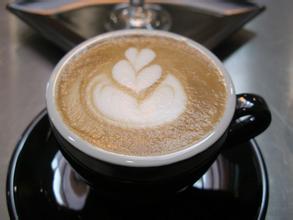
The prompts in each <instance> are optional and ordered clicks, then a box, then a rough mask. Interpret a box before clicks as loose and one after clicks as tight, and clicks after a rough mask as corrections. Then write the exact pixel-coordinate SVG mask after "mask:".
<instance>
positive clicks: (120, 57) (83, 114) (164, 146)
mask: <svg viewBox="0 0 293 220" xmlns="http://www.w3.org/2000/svg"><path fill="white" fill-rule="evenodd" d="M61 71H62V72H61V74H60V75H59V77H58V80H57V86H56V91H55V99H56V100H55V101H56V105H57V108H58V111H59V113H60V115H61V116H62V119H63V121H64V123H65V124H66V125H67V127H69V128H70V129H71V130H72V131H73V132H74V133H75V134H77V135H78V136H79V137H81V138H82V139H84V140H86V141H87V142H89V143H91V144H92V145H94V146H95V147H98V148H101V149H104V150H106V151H111V152H115V153H119V154H126V155H134V156H153V155H162V154H168V153H172V152H175V151H179V150H182V149H184V148H187V147H189V146H191V145H193V144H194V143H196V142H198V141H200V140H202V139H203V138H204V137H206V136H207V135H209V134H210V133H211V132H212V131H213V129H214V127H215V125H216V124H217V123H218V122H219V121H220V119H221V118H222V116H223V114H224V111H225V105H226V101H227V100H226V99H227V89H226V85H225V80H224V76H223V75H222V73H221V71H220V70H219V69H218V68H217V66H216V64H214V63H213V61H211V60H210V59H209V58H208V57H206V55H204V54H202V53H201V52H200V51H199V50H197V49H196V48H193V47H191V46H189V45H188V44H187V43H185V42H182V41H178V40H175V39H171V38H167V37H158V36H143V35H132V36H127V37H118V38H117V37H116V38H113V39H107V40H104V41H102V42H98V43H96V44H93V45H91V46H90V47H89V48H87V49H86V50H85V51H83V52H82V53H80V54H79V55H77V56H75V57H74V58H73V59H72V60H71V61H70V62H69V63H68V64H67V65H66V66H65V67H64V68H63V69H62V70H61Z"/></svg>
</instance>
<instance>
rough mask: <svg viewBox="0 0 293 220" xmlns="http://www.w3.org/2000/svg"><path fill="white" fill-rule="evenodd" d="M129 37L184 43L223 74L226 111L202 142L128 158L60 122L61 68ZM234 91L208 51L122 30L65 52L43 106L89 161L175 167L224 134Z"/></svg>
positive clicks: (144, 32) (175, 36) (171, 35)
mask: <svg viewBox="0 0 293 220" xmlns="http://www.w3.org/2000/svg"><path fill="white" fill-rule="evenodd" d="M130 35H144V36H149V35H151V36H159V37H160V36H161V37H167V38H172V39H175V40H178V41H181V42H185V43H186V44H188V45H189V46H191V47H193V48H196V49H197V50H198V51H200V52H201V53H202V54H203V55H205V56H207V57H208V58H209V59H210V60H211V61H212V62H214V64H215V65H216V66H217V67H218V69H219V70H220V72H221V73H222V74H223V76H224V79H225V83H226V90H227V100H226V107H225V112H224V115H223V117H222V118H221V119H220V121H219V122H218V123H217V124H216V126H215V128H214V130H213V131H212V132H211V133H210V134H209V135H207V136H206V137H205V138H203V139H202V140H200V141H199V142H196V143H195V144H193V145H191V146H189V147H187V148H184V149H182V150H179V151H176V152H173V153H169V154H164V155H156V156H131V155H124V154H118V153H114V152H110V151H106V150H104V149H102V148H98V147H96V146H94V145H92V144H90V143H89V142H87V141H85V140H83V139H82V138H80V137H79V136H78V135H77V134H75V133H74V132H73V131H72V130H71V129H70V128H69V127H68V126H67V125H66V124H65V123H64V122H63V119H62V116H61V114H60V113H59V112H58V110H57V108H56V103H55V101H56V100H55V88H56V82H57V79H58V76H59V75H60V73H61V70H62V69H63V68H64V66H65V65H66V64H67V63H68V62H69V61H70V60H71V59H72V58H73V57H74V56H76V55H77V54H80V53H81V52H82V51H84V50H85V49H87V48H88V47H89V46H90V45H92V44H95V43H97V42H101V41H104V40H106V39H108V38H119V37H121V36H130ZM235 102H236V97H235V89H234V85H233V83H232V80H231V78H230V76H229V74H228V72H227V71H226V69H225V68H224V66H223V64H222V63H221V61H220V60H219V59H218V58H217V57H216V56H215V55H214V54H212V53H211V52H210V51H209V50H208V49H206V48H205V47H203V46H202V45H200V44H199V43H196V42H194V41H192V40H190V39H188V38H186V37H182V36H180V35H178V34H174V33H170V32H165V31H154V30H151V31H150V30H122V31H114V32H109V33H105V34H102V35H98V36H96V37H93V38H90V39H88V40H86V41H85V42H83V43H81V44H79V45H78V46H76V47H75V48H74V49H72V50H71V51H70V52H68V53H67V54H66V55H65V56H64V57H63V58H62V59H61V60H60V61H59V63H58V64H57V66H56V67H55V69H54V70H53V73H52V75H51V77H50V79H49V81H48V84H47V89H46V104H47V110H48V115H49V118H50V120H51V122H52V123H53V125H54V127H55V128H56V129H57V131H58V132H59V133H60V134H61V135H62V137H63V138H65V139H66V140H67V141H68V142H69V143H70V144H71V145H72V146H74V147H75V148H77V149H78V150H80V151H81V152H83V153H85V154H87V155H88V156H90V157H93V158H96V159H98V160H102V161H105V162H109V163H112V164H116V165H121V166H128V167H154V166H163V165H168V164H172V163H176V162H179V161H182V160H185V159H187V158H190V157H192V156H194V155H196V154H198V153H200V152H203V151H204V150H206V149H208V148H209V147H210V146H212V145H213V144H214V143H215V142H216V141H217V140H219V139H220V138H221V136H222V135H223V134H224V132H225V131H226V130H227V128H228V126H229V124H230V122H231V120H232V117H233V115H234V111H235Z"/></svg>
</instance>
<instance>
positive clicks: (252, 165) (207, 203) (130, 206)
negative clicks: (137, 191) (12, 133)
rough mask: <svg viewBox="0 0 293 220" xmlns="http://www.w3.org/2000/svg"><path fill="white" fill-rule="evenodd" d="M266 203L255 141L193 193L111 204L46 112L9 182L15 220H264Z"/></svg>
mask: <svg viewBox="0 0 293 220" xmlns="http://www.w3.org/2000/svg"><path fill="white" fill-rule="evenodd" d="M267 200H268V181H267V173H266V170H265V164H264V161H263V159H262V156H261V153H260V150H259V148H258V146H257V144H256V142H255V141H253V140H252V141H250V142H247V143H244V144H242V145H239V146H235V147H232V148H227V149H226V150H225V151H224V152H223V153H222V154H221V155H220V156H219V157H218V159H217V160H216V162H215V163H214V164H213V166H212V167H211V168H210V169H209V170H208V172H207V173H206V174H205V175H204V176H203V177H202V178H201V179H200V180H199V181H197V182H196V183H195V184H194V185H193V187H191V188H188V189H185V190H184V191H182V192H180V193H178V194H176V195H174V196H173V197H170V198H169V197H168V199H164V198H162V199H156V200H154V201H151V202H145V203H142V202H137V201H131V200H128V199H127V198H119V199H113V198H108V197H107V196H105V195H104V194H102V193H99V192H97V191H96V190H93V189H91V188H90V187H89V186H88V185H86V184H85V183H84V182H83V181H82V180H81V179H80V178H79V176H78V175H77V174H76V173H75V171H74V170H72V168H71V167H70V165H69V164H68V163H67V161H66V160H65V159H64V157H63V156H62V154H61V152H60V151H59V150H58V144H57V142H56V140H55V138H54V136H53V135H52V132H51V129H50V125H49V121H48V117H47V113H46V111H42V112H41V113H40V114H39V115H38V116H37V117H36V119H35V120H34V121H33V122H32V123H31V124H30V125H29V127H28V128H27V130H26V131H25V133H24V134H23V136H22V137H21V140H20V141H19V143H18V145H17V147H16V149H15V152H14V154H13V157H12V159H11V162H10V166H9V171H8V177H7V204H8V208H9V213H10V216H11V218H12V219H246V220H247V219H264V216H265V213H266V208H267Z"/></svg>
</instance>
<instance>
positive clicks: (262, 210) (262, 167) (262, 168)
mask: <svg viewBox="0 0 293 220" xmlns="http://www.w3.org/2000/svg"><path fill="white" fill-rule="evenodd" d="M46 115H48V114H47V110H46V109H43V110H42V111H41V112H40V113H38V114H37V116H35V117H34V118H33V120H32V121H31V122H30V123H29V125H28V126H27V127H26V129H25V130H24V132H23V133H22V135H21V136H20V139H19V141H18V142H17V144H16V147H15V149H14V151H13V153H12V156H11V158H10V162H9V166H8V170H7V176H6V204H7V208H8V212H9V216H10V218H11V219H19V217H18V214H17V208H16V203H15V197H14V177H15V171H16V165H17V161H18V157H19V155H20V153H21V152H22V150H23V148H24V147H25V144H26V141H27V139H28V137H29V136H30V134H31V132H32V130H33V129H35V127H36V125H37V124H38V123H39V122H40V121H41V120H42V119H43V118H44V117H45V116H46ZM249 142H250V144H251V145H252V150H253V153H254V154H255V158H256V161H257V164H258V166H259V173H260V180H261V181H260V182H261V188H262V195H261V204H260V206H259V209H258V213H257V218H256V219H257V220H263V219H265V215H266V213H267V208H268V198H269V181H268V171H267V168H266V164H265V161H264V157H263V155H262V152H261V149H260V148H259V146H258V144H257V142H256V140H255V139H251V140H250V141H249Z"/></svg>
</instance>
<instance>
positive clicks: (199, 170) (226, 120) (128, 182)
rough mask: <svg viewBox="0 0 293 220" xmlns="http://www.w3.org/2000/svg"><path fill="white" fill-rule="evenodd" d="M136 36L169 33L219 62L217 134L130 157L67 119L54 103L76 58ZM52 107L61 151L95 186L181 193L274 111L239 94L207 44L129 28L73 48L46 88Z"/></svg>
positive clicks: (257, 131) (261, 101) (260, 100)
mask: <svg viewBox="0 0 293 220" xmlns="http://www.w3.org/2000/svg"><path fill="white" fill-rule="evenodd" d="M133 35H141V36H155V37H158V38H160V37H165V38H171V39H175V40H179V41H182V42H185V43H186V44H188V45H189V46H190V47H194V48H196V49H197V50H199V51H201V52H202V54H203V55H205V56H206V57H207V58H208V59H210V60H211V61H212V62H213V63H215V64H216V65H217V67H218V68H219V70H220V71H221V72H222V74H223V76H224V80H225V83H226V85H227V93H228V97H227V103H226V107H225V112H224V114H223V117H222V118H221V119H220V121H219V123H218V124H217V125H216V126H215V128H214V130H213V132H211V134H209V135H208V136H207V137H205V138H203V139H202V140H200V141H199V142H197V143H195V144H194V145H192V146H190V147H188V148H185V149H182V150H178V151H176V152H174V153H170V154H165V155H159V156H130V155H123V154H118V153H113V152H109V151H106V150H103V149H100V148H97V147H94V146H92V145H91V144H90V143H88V142H86V141H85V140H83V139H82V138H80V137H79V136H78V135H77V134H75V133H74V132H73V131H71V130H70V129H69V128H68V127H67V126H66V124H65V123H64V122H63V120H62V118H61V115H60V113H59V112H58V110H57V107H56V103H55V87H56V81H57V79H58V77H59V76H60V73H61V72H62V69H63V68H65V67H66V66H67V65H68V63H70V61H71V59H72V58H74V57H76V56H77V55H78V54H80V53H82V52H84V51H85V50H86V49H87V48H89V47H90V46H92V45H93V44H98V43H99V42H102V41H104V40H107V39H115V38H121V37H127V36H133ZM46 101H47V109H48V114H49V118H50V121H51V125H52V129H53V131H54V134H55V136H56V138H57V140H58V142H59V143H60V149H61V151H62V153H63V155H64V156H65V158H66V159H67V160H68V162H69V163H70V164H71V165H72V167H73V168H74V169H75V170H76V171H77V172H78V173H79V174H80V175H81V177H83V178H84V180H85V181H87V182H88V183H89V184H90V185H91V186H93V187H94V188H99V189H103V190H105V191H108V192H113V193H115V192H118V191H119V192H121V191H123V192H127V193H134V194H136V193H143V194H146V195H153V194H152V193H169V192H178V191H180V190H182V189H183V188H184V187H186V186H188V185H190V184H192V183H194V181H196V180H197V179H199V178H200V177H201V176H202V175H203V174H204V173H205V172H206V171H207V169H208V168H209V167H210V166H211V164H212V163H213V162H214V161H215V159H216V158H217V156H218V154H219V153H220V152H221V150H222V149H223V146H224V143H225V146H227V145H229V146H232V145H235V144H236V143H240V142H243V141H247V140H249V139H251V138H253V137H255V136H257V135H258V134H260V133H261V132H263V131H264V130H265V129H266V128H267V127H268V126H269V124H270V121H271V114H270V111H269V109H268V106H267V104H266V102H265V101H264V99H263V98H261V97H260V96H258V95H254V94H239V95H235V91H234V86H233V83H232V81H231V79H230V76H229V74H228V73H227V71H226V70H225V68H224V67H223V65H222V63H221V62H220V61H219V60H218V59H217V58H216V57H215V56H214V55H213V54H212V53H211V52H210V51H208V50H207V49H206V48H204V47H203V46H201V45H200V44H198V43H196V42H194V41H192V40H190V39H187V38H185V37H182V36H179V35H176V34H172V33H168V32H163V31H148V30H126V31H116V32H111V33H107V34H103V35H100V36H97V37H94V38H92V39H89V40H87V41H85V42H84V43H82V44H80V45H78V46H77V47H76V48H74V49H73V50H71V51H70V52H69V53H68V54H67V55H66V56H65V57H64V58H63V59H62V60H61V61H60V62H59V63H58V65H57V66H56V68H55V69H54V71H53V74H52V76H51V78H50V80H49V82H48V86H47V94H46Z"/></svg>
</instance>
